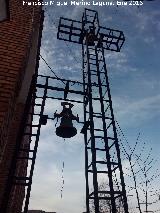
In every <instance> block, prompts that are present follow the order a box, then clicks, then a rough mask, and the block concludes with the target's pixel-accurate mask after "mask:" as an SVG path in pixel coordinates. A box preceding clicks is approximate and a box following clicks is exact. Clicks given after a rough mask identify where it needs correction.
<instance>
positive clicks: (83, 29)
mask: <svg viewBox="0 0 160 213" xmlns="http://www.w3.org/2000/svg"><path fill="white" fill-rule="evenodd" d="M57 38H58V39H60V40H65V41H70V42H74V43H78V44H82V43H83V44H85V43H86V42H87V43H88V45H89V46H94V45H97V46H98V47H101V46H102V45H103V48H104V49H107V50H111V51H116V52H120V49H121V47H122V45H123V43H124V41H125V37H124V34H123V32H122V31H119V30H114V29H110V28H106V27H102V26H100V25H99V18H98V13H97V11H95V10H91V9H85V11H84V13H83V16H82V21H76V20H72V19H68V18H63V17H61V18H60V21H59V26H58V34H57Z"/></svg>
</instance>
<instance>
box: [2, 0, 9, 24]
mask: <svg viewBox="0 0 160 213" xmlns="http://www.w3.org/2000/svg"><path fill="white" fill-rule="evenodd" d="M8 18H9V3H8V0H0V21H4V20H6V19H8Z"/></svg>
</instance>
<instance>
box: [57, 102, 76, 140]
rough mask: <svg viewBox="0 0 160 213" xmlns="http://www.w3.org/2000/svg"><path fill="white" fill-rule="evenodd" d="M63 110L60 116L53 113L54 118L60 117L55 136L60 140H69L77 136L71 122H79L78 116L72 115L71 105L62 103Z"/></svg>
mask: <svg viewBox="0 0 160 213" xmlns="http://www.w3.org/2000/svg"><path fill="white" fill-rule="evenodd" d="M61 105H62V106H63V110H62V112H61V113H60V114H57V113H55V114H54V115H55V117H61V123H60V126H59V127H57V128H56V135H57V136H59V137H62V138H71V137H73V136H75V135H76V134H77V129H76V128H75V127H74V126H73V123H72V120H77V121H78V120H79V118H78V116H77V117H76V116H74V115H73V114H72V110H71V108H72V107H73V104H71V103H68V102H62V103H61Z"/></svg>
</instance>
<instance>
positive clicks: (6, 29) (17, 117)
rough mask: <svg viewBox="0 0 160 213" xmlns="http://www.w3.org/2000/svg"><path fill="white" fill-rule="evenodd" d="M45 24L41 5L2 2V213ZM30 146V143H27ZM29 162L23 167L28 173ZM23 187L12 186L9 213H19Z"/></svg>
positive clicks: (0, 207)
mask: <svg viewBox="0 0 160 213" xmlns="http://www.w3.org/2000/svg"><path fill="white" fill-rule="evenodd" d="M42 24H43V11H42V8H41V6H28V5H27V4H24V5H23V1H22V0H8V1H7V0H1V1H0V212H1V213H2V212H3V213H4V211H3V205H2V204H3V200H4V193H5V190H6V184H7V180H8V174H9V170H10V165H11V161H12V156H13V153H14V150H15V147H16V139H17V134H18V131H19V127H20V122H21V120H22V115H23V110H24V106H25V103H26V98H27V95H28V91H29V87H30V83H31V79H32V76H33V74H34V73H35V70H36V69H37V67H38V53H39V49H40V40H41V33H42ZM25 143H26V144H27V141H25ZM26 169H27V163H26V164H24V163H23V164H20V165H19V170H20V172H21V173H24V174H25V173H26ZM23 197H24V187H22V186H21V187H18V186H15V187H13V190H12V193H11V196H10V200H9V204H8V206H9V207H8V208H7V213H20V212H21V208H22V202H23Z"/></svg>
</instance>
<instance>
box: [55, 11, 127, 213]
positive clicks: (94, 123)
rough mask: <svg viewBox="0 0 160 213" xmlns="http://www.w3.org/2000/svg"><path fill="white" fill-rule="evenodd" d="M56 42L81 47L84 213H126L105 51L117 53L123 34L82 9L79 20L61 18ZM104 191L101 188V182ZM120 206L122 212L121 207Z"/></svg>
mask: <svg viewBox="0 0 160 213" xmlns="http://www.w3.org/2000/svg"><path fill="white" fill-rule="evenodd" d="M57 37H58V39H60V40H65V41H70V42H74V43H78V44H81V45H82V58H83V92H84V126H83V128H82V131H81V132H82V133H83V134H84V141H85V176H86V212H87V213H89V212H90V209H91V208H92V211H94V212H95V213H100V212H102V209H101V208H102V203H103V202H106V204H107V205H108V209H109V212H112V213H117V212H120V211H121V210H122V212H124V213H128V204H127V197H126V190H125V183H124V176H123V171H122V165H121V157H120V148H119V144H118V138H117V132H116V125H115V119H114V113H113V107H112V99H111V93H110V87H109V80H108V74H107V68H106V62H105V56H104V54H105V53H104V51H105V50H111V51H116V52H119V51H120V49H121V47H122V45H123V43H124V40H125V38H124V34H123V32H121V31H118V30H113V29H109V28H105V27H101V26H100V25H99V19H98V13H97V12H96V11H94V10H90V9H85V12H84V13H83V17H82V21H75V20H71V19H67V18H62V17H61V18H60V22H59V27H58V35H57ZM102 180H103V181H105V183H106V186H105V189H100V183H101V181H102ZM119 203H121V210H119V209H120V204H119Z"/></svg>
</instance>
